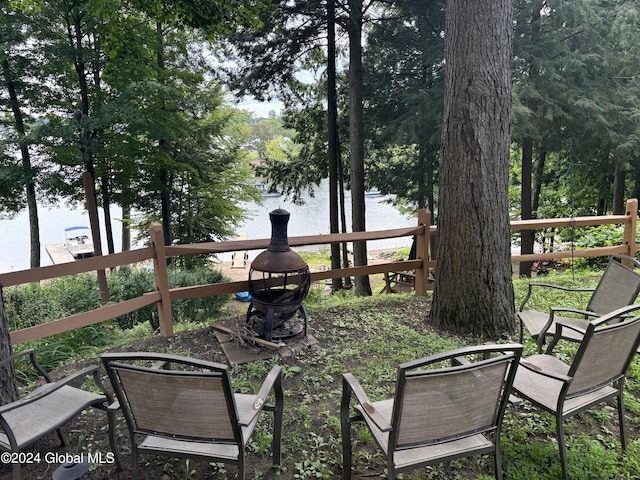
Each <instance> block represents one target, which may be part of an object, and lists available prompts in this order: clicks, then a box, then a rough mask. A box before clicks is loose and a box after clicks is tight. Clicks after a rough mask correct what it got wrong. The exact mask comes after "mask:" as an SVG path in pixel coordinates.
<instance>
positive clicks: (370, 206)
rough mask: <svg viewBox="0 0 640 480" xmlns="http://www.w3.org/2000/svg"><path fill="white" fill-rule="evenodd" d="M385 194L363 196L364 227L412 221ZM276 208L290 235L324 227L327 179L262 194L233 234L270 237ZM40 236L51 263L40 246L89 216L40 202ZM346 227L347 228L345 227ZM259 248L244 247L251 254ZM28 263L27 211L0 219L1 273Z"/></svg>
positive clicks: (115, 213)
mask: <svg viewBox="0 0 640 480" xmlns="http://www.w3.org/2000/svg"><path fill="white" fill-rule="evenodd" d="M384 200H385V198H384V197H367V198H366V225H367V230H370V231H371V230H385V229H391V228H402V227H410V226H414V225H416V224H417V218H413V217H407V216H405V215H402V214H401V213H399V212H398V210H396V209H395V207H393V206H392V205H390V204H388V203H385V202H384ZM347 206H348V208H347V222H348V223H350V218H351V208H350V200H347ZM276 208H284V209H285V210H287V211H288V212H289V213H290V214H291V217H290V219H289V225H288V233H289V236H292V237H295V236H300V235H317V234H322V233H328V232H329V196H328V188H327V183H326V182H324V183H323V184H321V185H320V187H319V188H317V189H316V191H315V196H314V197H307V198H306V202H305V204H304V205H294V204H292V203H291V202H287V201H286V200H285V198H284V197H265V198H263V205H255V204H249V205H247V210H248V211H249V212H251V218H250V219H249V220H248V221H247V222H245V223H244V224H242V225H239V226H238V228H237V233H238V234H245V235H246V236H247V238H248V239H258V238H269V237H270V235H271V224H270V223H269V212H271V211H272V210H275V209H276ZM111 216H112V219H113V231H114V242H115V249H116V252H119V251H120V250H121V242H120V240H121V235H122V227H121V224H120V221H119V219H120V218H122V214H121V210H120V209H119V208H117V207H114V208H113V209H112V210H111ZM39 217H40V242H41V245H42V248H41V264H42V266H46V265H51V260H50V259H49V256H48V254H47V252H46V250H45V245H47V244H51V243H62V242H63V241H64V229H65V228H66V227H71V226H75V225H87V226H88V225H89V216H88V214H87V212H86V210H84V209H83V208H67V207H64V206H61V207H59V208H55V209H47V208H45V207H40V210H39ZM99 217H100V223H101V230H102V233H101V238H102V251H103V252H106V251H107V245H106V240H105V238H106V234H105V232H104V225H103V223H104V220H103V216H102V212H100V214H99ZM349 230H351V229H350V228H349ZM410 243H411V239H410V238H408V237H404V238H397V239H388V240H376V241H372V242H368V243H367V245H368V248H369V249H370V250H375V249H386V248H402V247H407V246H409V245H410ZM259 253H260V251H253V252H249V256H250V258H254V257H255V256H256V255H258V254H259ZM220 259H221V260H223V261H229V260H230V259H231V254H230V253H229V254H224V255H221V256H220ZM28 268H29V219H28V215H27V212H26V211H25V212H22V213H21V214H20V215H18V216H17V217H15V218H13V219H11V220H0V273H3V272H10V271H15V270H24V269H28Z"/></svg>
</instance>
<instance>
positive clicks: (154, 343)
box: [0, 252, 428, 480]
mask: <svg viewBox="0 0 640 480" xmlns="http://www.w3.org/2000/svg"><path fill="white" fill-rule="evenodd" d="M387 255H389V253H388V252H378V253H377V254H376V260H374V261H385V257H386V256H387ZM220 267H221V269H223V272H224V273H225V274H226V275H227V276H228V277H229V278H230V279H232V280H243V279H246V278H247V277H248V274H249V268H248V267H247V268H246V269H232V268H230V264H228V263H227V264H223V265H221V266H220ZM378 288H379V287H378ZM246 309H247V304H246V303H241V302H238V301H237V300H232V301H230V303H229V304H228V306H227V309H226V316H225V318H219V319H216V320H215V322H216V323H217V324H220V325H227V326H229V327H231V328H234V327H235V326H237V325H238V323H240V322H242V321H243V317H244V315H245V314H246ZM426 311H428V306H427V301H426V300H425V299H419V298H416V300H415V301H412V302H409V303H408V304H407V305H406V306H403V307H402V315H403V316H407V317H408V318H411V317H418V316H420V317H424V315H425V312H426ZM376 313H378V312H376ZM379 313H381V314H383V313H384V312H379ZM390 313H391V312H390ZM340 315H341V312H340V309H339V308H336V309H332V310H329V311H328V312H326V314H323V315H314V316H313V326H312V331H311V333H312V334H314V333H315V332H317V331H319V332H321V331H330V330H331V329H332V328H333V325H334V323H335V322H337V321H339V320H340ZM328 341H329V340H328V339H326V338H323V337H322V336H319V337H318V342H317V344H316V345H315V346H314V348H315V349H322V348H323V346H324V345H326V342H328ZM110 350H111V351H161V352H162V351H166V352H172V353H178V354H182V355H188V356H191V357H195V358H202V359H207V360H210V361H216V362H220V363H229V361H228V357H227V356H226V354H225V352H224V351H223V348H222V345H221V342H220V340H219V333H218V332H217V331H215V330H214V329H212V328H211V327H210V326H207V327H204V328H201V329H197V330H190V331H186V332H180V333H177V334H176V335H175V336H174V337H170V338H166V337H161V336H157V335H156V336H151V337H147V338H144V339H142V340H137V341H134V342H132V343H129V344H126V345H120V346H118V347H114V348H112V349H110ZM266 356H267V357H272V356H273V355H272V354H267V355H266ZM97 362H99V360H98V359H95V358H94V359H89V360H86V361H83V362H79V363H77V364H74V365H70V366H68V367H65V368H64V369H61V370H60V371H57V372H53V373H52V376H53V378H54V379H55V378H61V377H62V376H64V374H65V372H66V371H69V370H71V371H74V370H77V369H79V368H81V367H83V366H85V365H88V364H91V363H97ZM279 363H280V364H282V365H285V366H288V367H296V365H297V364H296V358H295V355H294V356H289V357H287V358H281V359H280V361H279ZM287 382H288V385H287V387H286V388H288V389H291V390H293V391H294V392H295V391H296V388H297V387H296V385H295V384H292V383H291V381H289V380H288V381H287ZM334 382H335V383H336V384H335V385H332V386H331V388H334V389H337V388H339V383H338V382H339V379H334ZM105 385H107V388H110V385H109V383H108V380H107V379H106V376H105ZM294 397H295V393H294ZM318 408H321V407H320V406H319V407H318ZM286 409H287V406H286V405H285V410H286ZM313 418H314V420H313V421H314V422H320V423H322V422H324V421H325V419H324V418H323V417H322V415H321V414H320V412H317V414H315V415H314V416H313ZM292 420H293V421H295V419H292ZM63 430H64V432H65V434H66V437H67V440H68V442H69V445H68V446H67V447H66V448H64V447H61V446H60V443H59V440H58V438H57V436H56V435H55V434H50V435H48V436H47V437H45V438H44V439H42V440H40V441H38V442H37V443H35V444H34V445H33V446H31V447H29V448H28V449H27V450H26V452H27V453H34V454H35V453H39V454H40V455H41V457H40V459H39V461H37V462H34V463H31V464H27V465H24V464H23V466H22V476H23V479H25V480H41V479H42V480H44V479H47V480H48V479H51V478H52V475H53V473H54V471H56V469H58V468H59V467H60V464H61V463H63V462H64V461H65V460H73V458H69V457H65V456H68V455H79V454H81V453H84V454H85V455H86V454H87V452H92V454H94V453H99V454H102V463H99V464H94V466H93V467H92V469H91V470H90V471H89V472H87V473H86V474H85V475H84V476H82V477H81V478H82V479H85V480H125V479H129V478H131V476H130V471H131V470H130V466H131V464H130V455H129V439H128V433H127V429H126V424H125V422H124V419H123V418H122V417H121V416H119V425H118V437H119V440H120V442H121V443H120V447H121V451H122V459H123V462H124V469H123V470H122V471H118V470H117V469H116V468H115V465H114V464H113V463H112V462H111V461H110V460H111V458H110V456H109V453H110V452H111V449H110V446H109V441H108V428H107V422H106V415H105V414H104V412H102V411H98V410H89V411H87V412H86V414H83V415H81V416H80V417H78V418H77V419H75V420H74V421H72V422H71V423H70V424H68V425H66V426H65V427H64V429H63ZM292 449H294V450H295V447H294V446H292V445H286V439H283V451H284V452H286V451H287V450H288V451H289V452H291V451H292ZM270 450H271V449H270V446H269V448H267V452H266V453H264V454H261V455H256V454H252V453H249V454H247V464H248V470H247V475H246V478H247V479H251V478H256V479H258V478H259V479H275V478H293V477H292V476H291V472H289V474H287V475H285V476H284V477H281V476H279V475H277V472H276V470H274V469H272V468H271V456H270ZM290 454H291V453H290ZM294 457H295V453H294ZM84 458H86V457H83V459H84ZM138 465H139V474H140V478H141V479H149V480H173V479H176V480H177V479H192V480H203V479H225V478H236V472H237V469H236V468H235V467H234V466H233V465H226V466H224V467H223V466H222V465H212V464H207V463H206V462H193V463H191V465H193V468H192V469H191V468H189V463H185V460H178V459H167V458H164V457H153V456H147V455H145V456H143V457H141V458H140V460H139V463H138ZM290 467H291V466H290ZM187 469H188V470H189V471H187ZM291 469H292V468H291ZM60 478H63V477H60ZM73 478H75V477H73ZM354 478H358V477H356V476H354ZM363 478H364V477H363ZM10 479H12V474H11V468H10V465H8V464H0V480H10Z"/></svg>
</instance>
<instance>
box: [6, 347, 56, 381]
mask: <svg viewBox="0 0 640 480" xmlns="http://www.w3.org/2000/svg"><path fill="white" fill-rule="evenodd" d="M27 355H29V359H30V360H31V365H32V366H33V368H34V369H35V370H36V371H37V372H38V373H39V374H40V375H41V376H42V377H43V378H44V379H45V380H46V381H47V383H51V381H52V380H51V377H50V376H49V374H48V373H47V372H46V371H45V370H44V368H42V366H41V365H40V363H38V359H37V358H36V351H35V350H34V349H32V348H30V349H28V350H24V351H22V352H18V353H14V354H13V355H9V356H8V357H7V358H3V359H2V360H0V366H1V365H4V364H6V363H9V362H15V361H16V360H18V359H20V358H22V357H26V356H27Z"/></svg>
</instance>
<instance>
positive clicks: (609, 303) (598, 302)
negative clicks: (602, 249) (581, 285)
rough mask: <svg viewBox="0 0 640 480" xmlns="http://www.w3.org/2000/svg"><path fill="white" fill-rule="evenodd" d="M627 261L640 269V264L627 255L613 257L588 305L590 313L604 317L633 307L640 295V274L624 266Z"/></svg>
mask: <svg viewBox="0 0 640 480" xmlns="http://www.w3.org/2000/svg"><path fill="white" fill-rule="evenodd" d="M620 260H626V261H627V262H629V263H632V264H633V265H635V267H636V268H640V263H638V262H637V261H636V260H635V259H633V258H631V257H628V256H626V255H613V256H612V257H611V259H610V260H609V263H608V264H607V268H606V269H605V271H604V273H603V274H602V277H601V278H600V282H598V285H597V286H596V289H595V291H594V292H593V295H592V296H591V299H590V300H589V303H588V305H587V310H589V311H590V312H594V313H598V314H600V315H604V314H606V313H609V312H612V311H614V310H616V309H618V308H620V307H624V306H626V305H631V304H632V303H633V302H635V300H636V298H637V297H638V294H639V293H640V273H638V272H636V271H635V270H633V269H631V268H629V267H627V266H625V265H623V264H622V263H621V262H620Z"/></svg>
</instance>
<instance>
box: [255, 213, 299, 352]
mask: <svg viewBox="0 0 640 480" xmlns="http://www.w3.org/2000/svg"><path fill="white" fill-rule="evenodd" d="M269 219H270V220H271V242H270V243H269V247H268V249H267V250H265V251H264V252H262V253H261V254H260V255H258V256H257V257H256V258H255V259H254V260H253V262H251V269H250V270H249V293H250V294H251V303H250V304H249V310H248V311H247V326H248V327H249V328H250V329H252V330H253V331H254V332H255V333H256V334H257V335H258V336H259V337H261V338H263V339H265V340H268V341H271V340H272V339H283V338H289V337H293V336H295V335H297V334H299V333H300V332H301V331H302V330H304V336H305V337H306V336H307V313H306V311H305V309H304V305H303V304H302V302H303V300H304V298H305V297H306V296H307V293H308V292H309V286H310V285H311V275H310V273H309V266H308V265H307V264H306V262H305V261H304V260H303V259H302V257H300V255H298V254H297V253H296V252H294V251H293V250H291V249H290V248H289V240H288V238H287V224H288V223H289V212H287V211H286V210H283V209H281V208H278V209H276V210H273V211H272V212H271V213H269ZM297 312H300V314H301V316H302V319H303V326H302V327H301V326H300V324H299V322H296V321H295V319H294V317H295V316H296V313H297Z"/></svg>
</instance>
